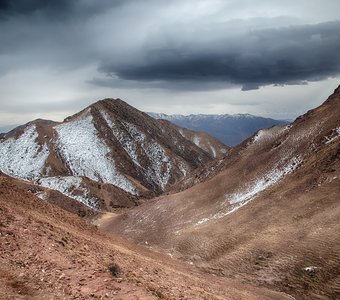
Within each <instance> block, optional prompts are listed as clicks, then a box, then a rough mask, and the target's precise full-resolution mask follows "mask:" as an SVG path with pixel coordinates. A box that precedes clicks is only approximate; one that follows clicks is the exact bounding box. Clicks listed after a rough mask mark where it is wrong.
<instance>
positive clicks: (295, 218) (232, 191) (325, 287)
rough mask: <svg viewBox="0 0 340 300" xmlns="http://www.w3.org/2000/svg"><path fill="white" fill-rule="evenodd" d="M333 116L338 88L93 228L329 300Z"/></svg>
mask: <svg viewBox="0 0 340 300" xmlns="http://www.w3.org/2000/svg"><path fill="white" fill-rule="evenodd" d="M339 116H340V88H338V89H336V90H335V92H334V94H333V95H332V96H330V97H329V99H328V100H327V101H326V102H325V103H324V104H323V105H321V106H320V107H318V108H316V109H314V110H311V111H309V112H308V113H306V114H305V115H303V116H301V117H300V118H298V119H297V120H296V121H295V122H294V123H293V124H292V125H291V126H287V127H273V128H271V129H268V130H261V131H259V132H258V133H257V134H256V135H254V136H253V137H252V138H250V139H249V140H247V141H246V142H245V143H243V145H241V146H239V147H238V148H236V149H234V150H232V151H231V152H230V153H229V154H228V156H227V157H226V158H225V159H224V160H223V161H222V162H220V167H219V168H220V170H221V171H220V172H219V173H217V175H215V176H213V177H212V178H211V179H209V180H208V181H204V182H203V183H201V184H198V185H196V186H193V187H192V188H190V189H187V190H185V191H182V192H180V193H177V194H173V195H168V196H162V197H160V198H157V199H155V200H153V201H152V202H149V203H146V204H145V205H142V206H140V207H138V208H136V209H133V210H131V211H129V212H128V213H126V214H123V215H121V216H118V217H115V218H112V219H111V220H106V222H105V223H104V224H103V226H102V228H103V229H104V230H106V231H109V232H120V233H122V234H123V235H124V236H126V237H128V238H131V239H133V240H135V241H137V242H138V243H145V241H147V243H148V245H150V246H151V247H153V248H157V249H159V250H160V251H165V252H167V253H169V254H170V255H172V256H174V257H177V258H181V259H183V260H186V261H189V262H192V263H193V264H195V265H196V266H199V267H201V268H202V269H204V270H205V271H207V272H212V273H214V274H216V275H220V276H226V277H230V278H238V279H241V280H243V281H246V282H250V283H252V284H256V285H259V286H267V287H270V288H273V289H276V290H279V291H284V292H287V293H289V294H291V295H293V296H295V297H297V298H298V299H336V298H337V297H338V296H339V292H340V284H339V283H340V281H339V280H340V277H339V274H340V264H339V262H340V259H339V258H340V257H339V253H340V235H339V234H338V232H340V224H339V216H340V204H339V200H340V199H339V195H340V117H339ZM208 178H209V177H208Z"/></svg>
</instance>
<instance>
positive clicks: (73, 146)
mask: <svg viewBox="0 0 340 300" xmlns="http://www.w3.org/2000/svg"><path fill="white" fill-rule="evenodd" d="M55 130H56V131H57V132H58V135H59V137H58V140H57V143H56V144H57V147H58V151H59V153H60V155H61V157H62V158H63V159H64V161H65V162H66V164H67V166H68V167H69V169H70V171H71V173H72V175H75V176H85V177H88V178H90V179H92V180H94V181H102V182H106V183H110V184H112V185H115V186H117V187H119V188H121V189H123V190H124V191H126V192H129V193H131V194H137V191H136V188H135V187H134V185H133V184H132V183H131V182H130V181H129V180H128V179H127V178H125V177H124V176H123V175H122V174H120V173H119V172H118V171H117V170H116V167H115V163H114V161H113V159H111V158H110V156H109V155H110V150H109V148H108V147H107V145H106V144H105V143H104V142H103V141H101V140H100V139H99V137H98V136H97V130H96V128H95V126H94V124H93V122H92V116H91V115H90V114H87V115H83V116H82V118H80V119H76V120H74V121H71V122H68V123H65V124H61V125H58V126H55Z"/></svg>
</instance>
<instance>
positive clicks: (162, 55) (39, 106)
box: [0, 0, 340, 126]
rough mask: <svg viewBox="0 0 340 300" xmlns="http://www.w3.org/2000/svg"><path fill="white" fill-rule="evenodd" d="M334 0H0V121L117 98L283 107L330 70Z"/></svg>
mask: <svg viewBox="0 0 340 300" xmlns="http://www.w3.org/2000/svg"><path fill="white" fill-rule="evenodd" d="M339 11H340V1H338V0H294V1H293V0H286V1H275V0H261V1H252V0H224V1H222V0H205V1H203V0H164V1H163V0H144V1H139V0H125V1H123V0H116V1H115V0H110V1H109V0H101V1H95V0H73V1H68V0H58V1H56V0H16V1H13V0H0V38H1V41H0V103H1V106H0V126H4V125H8V124H21V123H24V122H27V121H30V120H32V119H35V118H47V119H53V120H57V121H59V120H62V119H63V118H65V117H66V116H68V115H70V114H73V113H75V112H77V111H79V110H81V109H82V108H84V107H86V106H87V105H89V104H91V103H92V102H94V101H96V100H99V99H102V98H105V97H110V98H118V97H119V98H121V99H123V100H125V101H127V102H128V103H130V104H131V105H133V106H135V107H137V108H138V109H141V110H144V111H154V112H164V113H181V114H189V113H219V114H220V113H251V114H256V115H262V116H270V117H273V118H281V119H292V118H295V117H296V116H297V115H299V114H301V113H303V112H305V111H306V110H308V109H310V108H313V107H315V106H317V105H319V104H321V102H322V101H323V100H325V98H326V97H327V96H328V95H329V94H330V93H331V92H332V91H333V90H334V89H335V88H336V87H337V86H338V85H339V83H340V81H339V78H340V18H339Z"/></svg>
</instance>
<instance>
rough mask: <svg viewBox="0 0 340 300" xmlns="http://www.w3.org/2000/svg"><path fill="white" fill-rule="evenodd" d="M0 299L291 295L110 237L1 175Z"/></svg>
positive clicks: (264, 296)
mask: <svg viewBox="0 0 340 300" xmlns="http://www.w3.org/2000/svg"><path fill="white" fill-rule="evenodd" d="M0 298H1V299H11V300H14V299H37V300H38V299H39V300H40V299H126V300H131V299H145V300H146V299H188V300H189V299H259V300H262V299H268V300H269V299H289V298H288V297H287V296H286V295H284V294H282V293H276V292H272V291H269V290H267V289H259V288H254V287H251V286H249V285H245V284H241V283H239V282H237V281H234V280H225V279H222V278H216V277H215V276H211V275H206V274H203V273H202V272H200V271H198V270H197V269H196V268H194V267H193V266H190V265H188V264H183V263H180V262H176V261H174V260H171V259H170V258H169V257H167V256H164V255H161V254H156V253H152V252H150V251H148V250H147V249H145V248H143V247H138V246H135V245H130V244H128V243H127V242H125V241H124V240H122V239H120V238H118V237H112V236H111V237H107V236H105V235H104V234H102V233H100V232H99V231H98V229H97V228H96V227H94V226H93V225H90V224H89V223H86V222H85V221H84V220H82V219H80V218H79V217H77V216H75V215H73V214H71V213H68V212H66V211H64V210H62V209H60V208H59V207H56V206H54V205H52V204H50V203H48V202H46V201H42V200H41V199H39V198H38V197H37V196H35V195H34V194H32V193H31V192H28V191H26V190H25V189H24V187H23V185H22V183H21V182H19V181H18V180H15V179H12V178H9V177H7V176H4V175H0Z"/></svg>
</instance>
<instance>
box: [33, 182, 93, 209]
mask: <svg viewBox="0 0 340 300" xmlns="http://www.w3.org/2000/svg"><path fill="white" fill-rule="evenodd" d="M37 184H39V185H41V186H43V187H46V188H49V189H53V190H57V191H59V192H60V193H62V194H64V195H65V196H67V197H70V198H72V199H74V200H77V201H79V202H81V203H83V204H85V205H86V206H88V207H90V208H92V209H98V199H97V198H94V197H91V196H90V195H89V192H88V190H87V189H86V185H85V184H83V180H82V178H81V177H75V176H65V177H61V176H57V177H46V178H40V179H39V180H37ZM37 196H38V195H37Z"/></svg>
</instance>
